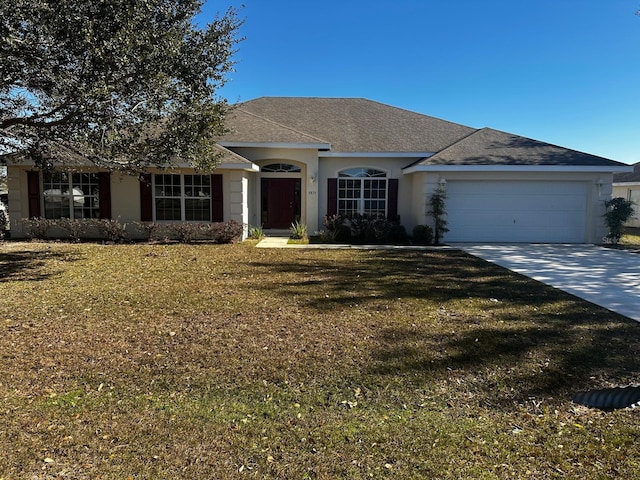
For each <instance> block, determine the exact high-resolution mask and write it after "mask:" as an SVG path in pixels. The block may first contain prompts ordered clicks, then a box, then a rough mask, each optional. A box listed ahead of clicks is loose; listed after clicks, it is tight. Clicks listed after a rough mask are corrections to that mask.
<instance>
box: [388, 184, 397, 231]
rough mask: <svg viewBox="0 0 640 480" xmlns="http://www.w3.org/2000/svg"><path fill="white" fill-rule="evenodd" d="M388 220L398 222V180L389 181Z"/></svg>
mask: <svg viewBox="0 0 640 480" xmlns="http://www.w3.org/2000/svg"><path fill="white" fill-rule="evenodd" d="M387 195H388V199H387V202H388V203H387V220H389V221H390V222H395V221H398V179H397V178H390V179H389V180H387Z"/></svg>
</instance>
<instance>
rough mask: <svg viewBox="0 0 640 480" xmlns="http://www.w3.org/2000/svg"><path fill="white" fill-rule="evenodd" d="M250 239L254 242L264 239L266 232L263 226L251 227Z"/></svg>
mask: <svg viewBox="0 0 640 480" xmlns="http://www.w3.org/2000/svg"><path fill="white" fill-rule="evenodd" d="M248 233H249V238H252V239H254V240H260V239H262V238H263V237H264V230H263V228H262V226H251V227H249V232H248Z"/></svg>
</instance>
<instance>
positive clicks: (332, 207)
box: [327, 178, 338, 215]
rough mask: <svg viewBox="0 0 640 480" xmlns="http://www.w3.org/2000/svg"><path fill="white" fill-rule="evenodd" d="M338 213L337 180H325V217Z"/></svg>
mask: <svg viewBox="0 0 640 480" xmlns="http://www.w3.org/2000/svg"><path fill="white" fill-rule="evenodd" d="M337 213H338V179H337V178H329V179H328V180H327V215H335V214H337Z"/></svg>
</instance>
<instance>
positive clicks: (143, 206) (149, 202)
mask: <svg viewBox="0 0 640 480" xmlns="http://www.w3.org/2000/svg"><path fill="white" fill-rule="evenodd" d="M140 220H141V221H143V222H151V221H153V192H152V190H151V174H150V173H144V174H142V175H140Z"/></svg>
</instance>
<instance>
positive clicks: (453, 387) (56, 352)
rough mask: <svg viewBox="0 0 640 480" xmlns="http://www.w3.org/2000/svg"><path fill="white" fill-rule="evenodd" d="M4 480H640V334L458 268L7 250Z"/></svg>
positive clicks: (337, 256) (79, 248)
mask: <svg viewBox="0 0 640 480" xmlns="http://www.w3.org/2000/svg"><path fill="white" fill-rule="evenodd" d="M0 274H1V277H0V292H1V293H2V295H1V296H0V333H1V335H0V399H1V400H2V405H1V407H0V479H3V480H6V479H14V478H16V479H17V478H28V479H35V478H69V479H89V478H91V479H94V478H102V479H112V478H113V479H120V478H145V479H146V478H148V479H151V478H154V479H155V478H167V479H168V478H195V479H199V478H201V479H211V478H245V477H246V478H365V477H373V478H381V477H389V478H554V477H555V478H566V477H570V478H633V476H634V475H636V474H637V472H638V471H640V462H639V460H638V457H637V451H638V450H637V449H638V444H639V440H640V428H639V426H640V421H639V420H638V415H637V412H635V411H617V412H609V413H603V412H598V411H592V410H588V409H586V408H582V407H578V406H576V405H573V404H572V403H571V402H570V398H571V395H572V393H574V392H576V391H579V390H583V389H586V388H592V387H602V386H610V385H626V384H629V383H634V382H636V383H637V382H639V381H640V373H639V372H640V368H639V367H640V341H639V338H640V336H639V333H640V326H639V325H637V324H636V323H634V322H632V321H630V320H627V319H625V318H623V317H620V316H617V315H615V314H612V313H611V312H608V311H606V310H604V309H601V308H598V307H596V306H593V305H591V304H588V303H586V302H583V301H580V300H578V299H575V298H573V297H571V296H569V295H566V294H563V293H561V292H559V291H557V290H554V289H551V288H548V287H545V286H543V285H541V284H539V283H536V282H534V281H531V280H528V279H525V278H524V277H520V276H517V275H515V274H511V273H509V272H507V271H505V270H503V269H500V268H498V267H494V266H491V265H489V264H486V263H484V262H482V261H480V260H477V259H475V258H472V257H470V256H467V255H465V254H463V253H461V252H457V251H445V250H442V251H432V252H428V253H424V252H390V251H388V252H385V251H335V250H331V251H316V250H313V251H312V250H262V249H256V248H253V247H252V246H249V245H226V246H225V245H223V246H212V245H196V246H189V245H118V246H113V245H112V246H101V245H92V244H81V245H68V244H54V243H7V244H3V245H0Z"/></svg>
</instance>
